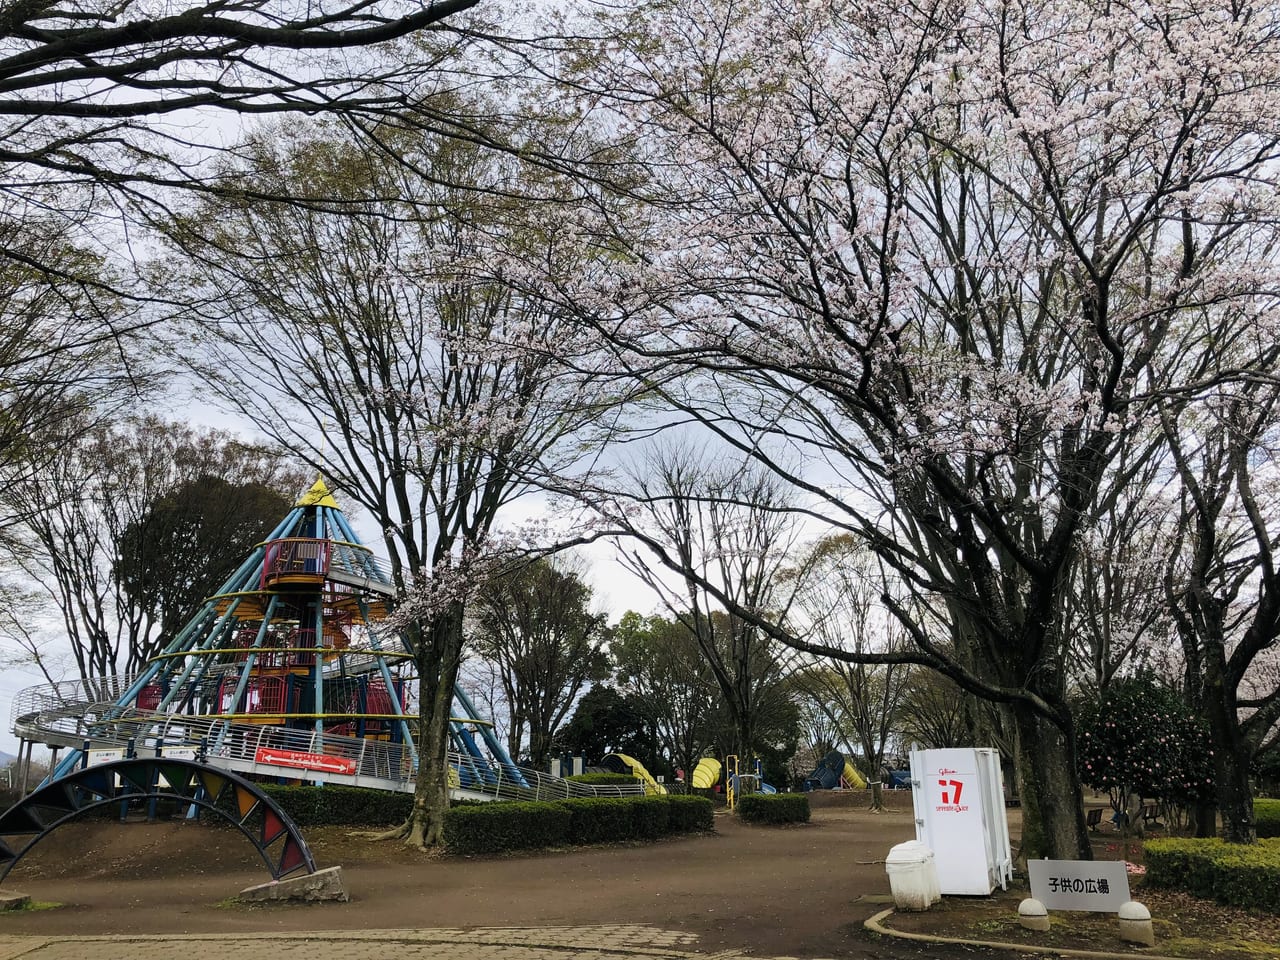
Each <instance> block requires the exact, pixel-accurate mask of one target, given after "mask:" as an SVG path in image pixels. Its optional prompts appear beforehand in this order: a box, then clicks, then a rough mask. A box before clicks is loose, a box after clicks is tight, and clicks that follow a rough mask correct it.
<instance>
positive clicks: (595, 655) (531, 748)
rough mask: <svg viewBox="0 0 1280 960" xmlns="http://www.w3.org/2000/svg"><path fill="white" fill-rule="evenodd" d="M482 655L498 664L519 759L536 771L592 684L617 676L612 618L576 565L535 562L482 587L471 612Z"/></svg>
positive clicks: (475, 640)
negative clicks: (596, 603)
mask: <svg viewBox="0 0 1280 960" xmlns="http://www.w3.org/2000/svg"><path fill="white" fill-rule="evenodd" d="M470 616H471V618H472V622H473V623H474V626H475V630H474V631H473V635H472V643H473V645H474V647H475V649H476V651H477V652H478V653H479V654H480V655H481V656H483V657H485V658H486V659H488V660H489V661H491V662H492V663H493V664H494V666H495V668H496V670H497V674H498V677H499V680H500V682H501V684H502V689H503V692H504V693H505V694H506V704H507V711H508V714H509V716H510V720H509V724H508V729H507V738H508V748H509V751H510V753H511V755H512V756H513V757H514V756H523V755H525V750H524V744H525V742H526V741H525V738H526V734H527V737H528V752H527V755H528V756H529V757H530V759H531V761H532V763H533V765H534V766H535V767H541V766H543V765H544V764H545V763H546V762H547V760H548V759H549V757H550V754H551V743H552V739H553V738H554V737H555V735H556V731H557V730H559V729H560V725H561V723H563V722H564V719H565V717H566V716H567V715H568V713H569V710H570V709H571V708H572V707H573V704H574V703H575V701H576V700H577V699H578V695H579V694H580V693H581V692H582V690H583V689H584V687H585V686H586V685H588V684H590V683H591V682H593V681H597V680H604V679H605V678H606V677H607V676H608V673H609V662H608V657H607V655H606V654H605V652H604V645H605V642H606V641H607V640H608V638H609V630H608V625H607V622H606V618H605V615H604V614H602V613H597V612H595V611H593V610H592V609H591V588H590V587H589V586H587V584H586V583H584V582H583V580H582V577H581V576H580V575H579V572H578V570H577V569H575V568H574V566H573V565H572V564H571V563H566V562H565V561H559V562H557V561H554V560H543V559H540V560H535V561H533V562H532V563H530V564H528V565H527V566H522V567H519V568H517V569H516V570H514V571H513V572H511V573H508V574H506V575H505V576H502V577H499V578H496V579H493V580H491V581H489V582H488V583H486V584H485V585H484V586H483V587H481V588H480V589H479V590H478V591H477V593H476V599H475V602H474V604H473V607H472V611H471V614H470Z"/></svg>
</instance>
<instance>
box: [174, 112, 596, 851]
mask: <svg viewBox="0 0 1280 960" xmlns="http://www.w3.org/2000/svg"><path fill="white" fill-rule="evenodd" d="M456 109H457V110H458V111H460V112H464V113H466V114H468V115H471V116H474V115H475V114H476V113H477V111H480V110H481V109H482V108H481V106H478V105H476V104H468V103H466V102H464V101H462V100H457V101H456ZM387 136H388V137H390V136H391V132H390V131H388V132H387ZM395 152H396V153H397V155H398V156H397V158H396V159H395V160H393V159H391V158H389V157H388V156H387V154H386V153H385V152H381V151H378V152H371V151H368V150H365V149H363V148H362V147H361V146H360V145H359V144H356V143H352V142H351V141H349V140H345V139H344V138H342V137H341V136H340V135H339V134H338V131H336V130H335V129H334V128H332V127H327V126H324V125H321V126H318V127H298V128H294V129H280V130H276V131H272V132H270V133H269V134H265V135H263V136H262V137H261V138H259V139H257V140H256V141H255V142H253V143H252V144H250V145H248V146H247V147H246V152H245V156H246V158H247V160H246V165H245V167H244V169H242V170H236V171H230V172H229V174H228V176H229V178H230V179H229V181H228V183H235V184H239V185H240V186H241V188H242V191H243V196H244V197H253V196H256V195H257V194H259V193H260V192H261V190H262V188H263V187H264V186H271V185H273V184H276V183H277V182H286V183H288V184H290V187H289V189H290V190H292V191H293V192H295V193H297V194H299V195H302V196H306V197H313V198H322V199H324V200H325V201H326V203H327V205H329V206H330V207H331V208H341V212H340V213H339V212H325V211H322V210H318V209H316V207H315V206H313V205H310V204H305V203H303V204H296V203H264V202H258V201H254V200H242V201H236V200H232V199H220V200H210V201H208V202H206V203H204V204H202V205H201V206H199V207H198V208H197V209H195V210H192V211H191V212H190V215H189V216H187V217H186V218H185V219H184V220H183V221H182V223H180V224H179V225H178V226H177V227H176V228H175V229H174V230H173V232H172V233H171V235H170V240H171V242H172V243H173V245H174V247H175V249H176V250H177V251H178V252H179V253H180V255H181V257H182V260H181V261H180V263H181V266H180V267H178V268H177V269H180V270H181V271H182V272H184V273H189V274H190V275H191V276H192V277H193V278H194V282H195V284H196V285H197V288H198V292H199V294H200V295H202V296H203V297H204V301H205V304H206V306H205V307H204V309H203V311H202V312H203V317H202V318H201V320H200V321H199V322H198V323H197V324H196V325H195V326H194V327H193V328H192V329H191V330H190V331H189V336H190V343H191V347H190V348H184V349H185V353H186V354H187V355H188V356H189V357H193V358H194V363H195V365H196V366H197V368H198V369H199V370H200V371H201V373H202V376H203V378H204V380H205V381H206V382H207V384H208V389H210V390H211V391H212V392H214V393H215V394H216V395H217V396H219V397H220V398H221V400H222V401H223V402H224V403H225V404H227V405H228V406H229V407H231V408H232V409H233V410H235V411H236V412H238V413H239V414H241V415H243V416H245V417H247V418H248V419H250V420H251V421H252V422H253V423H255V424H256V425H257V426H258V428H259V429H260V430H262V431H263V432H264V433H265V434H266V435H267V436H269V437H271V438H272V439H274V440H275V441H276V442H278V443H280V444H281V445H283V446H285V447H286V448H288V449H290V450H292V451H294V452H295V453H296V454H297V455H299V456H300V457H302V458H303V459H305V460H306V461H307V462H309V463H311V464H312V465H313V466H314V467H315V468H316V469H318V470H321V471H322V472H323V473H324V474H325V475H326V477H327V478H328V479H329V480H330V482H331V486H333V487H334V488H335V490H336V491H338V492H340V493H341V494H343V495H345V496H347V497H350V498H352V499H353V500H354V501H355V502H356V503H357V504H358V505H360V506H361V507H363V508H364V509H366V510H367V511H368V512H369V513H370V515H371V516H372V517H373V519H374V521H375V522H376V523H377V524H378V526H379V528H380V529H381V530H382V531H384V543H385V545H386V548H387V551H388V555H389V559H390V563H391V571H392V575H393V577H394V580H395V583H396V584H397V586H399V587H400V588H402V589H403V590H404V591H405V592H406V594H407V595H408V598H407V599H406V600H405V601H404V602H402V603H401V604H400V606H399V608H398V617H399V622H400V624H401V625H402V626H403V628H404V630H405V636H406V641H407V643H408V646H409V649H410V651H411V653H412V654H413V656H414V661H415V664H416V668H417V674H418V683H419V686H420V695H419V697H418V704H419V710H420V716H419V724H418V741H417V753H418V777H417V788H416V790H417V792H416V795H415V801H414V807H413V811H412V813H411V815H410V817H409V819H408V820H407V822H406V823H405V825H404V827H403V828H402V829H401V830H399V831H397V835H399V836H402V837H404V839H405V840H406V842H408V843H410V844H412V845H415V846H424V845H429V844H434V843H436V842H438V841H439V839H440V832H441V829H442V825H443V820H444V813H445V810H446V809H447V806H448V764H447V760H446V752H447V748H448V729H449V719H450V717H451V715H452V713H453V711H452V703H453V692H454V683H455V681H456V679H457V676H458V669H459V665H460V661H461V658H462V650H463V639H464V629H463V628H464V615H465V609H466V605H467V603H468V601H469V600H470V599H471V598H472V596H473V595H474V591H475V590H476V589H477V588H478V587H479V586H481V585H482V584H483V582H484V581H485V579H486V578H487V577H488V576H490V575H493V574H494V573H501V572H502V570H503V569H504V564H505V563H506V561H507V559H509V558H510V557H512V556H513V555H515V554H518V553H519V551H520V548H521V547H522V542H521V538H519V537H506V536H500V535H499V530H498V526H499V516H500V513H501V511H502V510H503V509H504V508H505V507H507V506H509V505H510V504H511V503H512V502H513V501H514V500H516V499H518V498H519V497H521V496H523V495H524V494H526V493H528V492H529V491H530V490H531V489H532V487H533V484H534V483H535V481H537V480H539V479H540V478H542V477H545V476H548V475H552V474H563V473H566V472H570V471H572V470H573V469H574V465H575V464H576V463H577V462H578V461H579V458H580V457H581V456H583V455H584V451H589V449H590V447H589V446H588V445H586V444H585V443H584V444H583V445H582V446H579V445H577V444H576V443H574V442H571V441H572V440H583V441H585V440H586V439H587V436H586V434H587V431H588V426H589V425H590V424H591V423H592V422H593V420H594V419H595V418H596V417H597V416H598V415H599V414H600V413H601V411H602V410H604V409H605V408H606V407H607V404H606V403H603V402H601V401H600V399H599V396H598V394H597V392H596V387H595V384H594V381H593V380H592V377H591V374H590V355H591V353H592V352H593V351H594V350H595V349H596V348H595V346H594V344H593V342H592V340H591V338H590V337H588V336H587V334H586V332H585V331H581V330H579V328H578V327H576V326H575V325H572V324H570V323H568V322H567V320H566V319H565V318H564V316H563V313H562V312H561V311H558V310H556V309H554V308H552V307H550V306H549V305H546V304H544V303H542V302H540V301H539V300H537V299H536V298H533V297H530V296H526V295H524V294H522V293H521V291H520V290H519V289H518V288H517V287H515V286H513V285H512V283H510V282H509V277H508V276H507V270H508V267H509V265H510V263H512V262H513V261H515V259H516V257H515V255H516V253H517V252H518V253H519V254H520V255H521V256H531V255H534V254H537V255H539V256H540V257H541V258H542V261H543V262H544V263H547V264H550V263H559V264H560V265H561V267H562V268H564V269H568V264H570V263H571V262H572V258H573V257H574V256H575V252H574V250H573V249H571V248H569V249H565V248H563V247H562V245H561V244H560V243H559V242H558V239H557V237H556V236H554V235H553V234H550V233H547V232H546V231H544V230H543V223H542V221H541V218H540V210H539V199H540V198H539V196H538V191H539V189H540V188H541V186H542V183H541V180H540V178H539V177H538V176H537V175H536V173H535V172H534V171H532V170H529V169H526V168H524V167H522V166H521V165H520V163H519V161H518V160H517V159H514V158H509V157H508V158H504V157H500V156H498V155H494V154H486V153H485V152H483V151H482V150H480V149H479V148H477V147H475V146H474V145H470V144H466V143H460V142H456V141H450V140H448V139H444V138H432V137H409V136H407V135H405V136H401V137H400V139H398V140H396V143H395ZM410 168H412V169H416V170H422V171H430V176H429V177H428V176H426V175H423V176H419V175H417V174H413V173H411V172H409V170H410ZM460 184H464V185H465V186H458V185H460ZM520 190H524V191H527V194H528V195H527V196H525V197H522V198H517V197H515V196H513V194H514V193H515V192H517V191H520Z"/></svg>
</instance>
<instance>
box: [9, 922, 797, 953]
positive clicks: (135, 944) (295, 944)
mask: <svg viewBox="0 0 1280 960" xmlns="http://www.w3.org/2000/svg"><path fill="white" fill-rule="evenodd" d="M696 944H697V938H696V937H695V936H693V935H691V934H687V933H680V932H676V931H670V930H659V929H657V928H654V927H648V926H643V925H639V924H623V925H602V926H586V927H536V928H534V927H501V928H488V929H481V930H460V929H458V930H453V929H432V930H364V931H358V932H330V931H319V932H316V933H312V934H306V933H288V934H269V933H268V934H231V935H225V936H223V935H217V934H198V935H191V936H180V935H179V936H155V937H121V936H113V937H79V936H66V937H60V936H56V935H54V936H43V937H8V936H0V960H18V958H21V960H86V958H92V960H173V958H174V957H175V956H180V957H181V958H182V960H386V958H395V960H691V958H693V957H694V956H695V954H694V953H692V952H691V951H692V950H693V949H695V948H696ZM696 956H697V958H698V960H739V958H742V957H745V956H746V954H743V953H740V952H738V951H735V950H730V951H724V952H721V953H714V954H705V953H703V954H697V955H696ZM778 960H794V958H791V957H784V958H778Z"/></svg>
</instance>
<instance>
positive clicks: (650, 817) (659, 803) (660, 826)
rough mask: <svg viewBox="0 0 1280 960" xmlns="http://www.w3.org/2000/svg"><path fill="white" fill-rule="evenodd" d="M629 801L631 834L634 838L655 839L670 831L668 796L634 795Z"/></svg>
mask: <svg viewBox="0 0 1280 960" xmlns="http://www.w3.org/2000/svg"><path fill="white" fill-rule="evenodd" d="M629 803H630V807H631V829H632V835H633V836H634V838H635V839H636V840H657V839H658V838H659V837H665V836H666V835H667V834H668V833H670V832H671V804H670V803H669V802H668V797H666V796H657V797H636V798H635V799H634V800H631V801H629Z"/></svg>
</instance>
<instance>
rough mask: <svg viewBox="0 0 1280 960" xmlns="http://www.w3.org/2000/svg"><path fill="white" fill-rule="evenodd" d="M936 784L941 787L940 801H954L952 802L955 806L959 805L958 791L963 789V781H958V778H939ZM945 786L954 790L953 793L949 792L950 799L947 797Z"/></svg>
mask: <svg viewBox="0 0 1280 960" xmlns="http://www.w3.org/2000/svg"><path fill="white" fill-rule="evenodd" d="M938 786H940V787H942V802H943V803H954V804H956V805H957V806H959V805H960V791H961V790H963V789H964V783H963V781H960V780H939V781H938ZM947 787H950V788H951V789H952V790H954V791H955V793H953V794H951V795H950V799H947V797H948V794H947V789H946V788H947Z"/></svg>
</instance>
